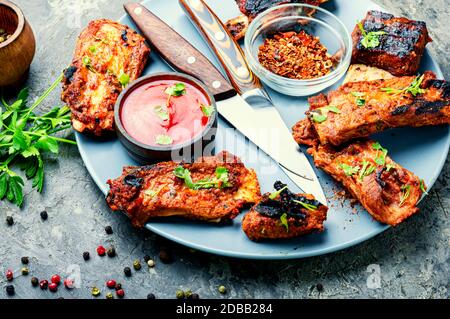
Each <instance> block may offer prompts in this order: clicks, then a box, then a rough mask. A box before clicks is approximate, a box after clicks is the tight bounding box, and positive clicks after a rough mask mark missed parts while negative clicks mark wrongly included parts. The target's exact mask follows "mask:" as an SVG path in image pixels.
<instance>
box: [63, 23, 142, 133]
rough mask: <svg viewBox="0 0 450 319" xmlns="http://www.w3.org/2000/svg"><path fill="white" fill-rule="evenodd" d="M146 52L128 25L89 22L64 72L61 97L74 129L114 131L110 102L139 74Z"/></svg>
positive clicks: (88, 131)
mask: <svg viewBox="0 0 450 319" xmlns="http://www.w3.org/2000/svg"><path fill="white" fill-rule="evenodd" d="M149 53H150V50H149V49H148V48H147V46H146V45H145V43H144V38H142V37H141V36H140V35H139V34H137V33H136V32H134V31H133V30H131V29H130V28H129V27H127V26H125V25H121V24H119V23H117V22H114V21H110V20H106V19H101V20H95V21H91V22H90V23H89V25H88V27H87V28H86V29H84V30H83V31H82V32H81V34H80V36H79V38H78V42H77V45H76V49H75V54H74V57H73V60H72V64H71V66H70V67H68V68H67V69H66V70H65V71H64V79H63V92H62V96H61V99H62V100H63V101H64V102H65V103H67V105H68V106H69V107H70V109H71V111H72V125H73V128H74V129H75V130H77V131H78V132H85V133H91V134H94V135H97V136H100V135H104V134H107V133H110V132H113V131H114V104H115V102H116V100H117V98H118V96H119V94H120V92H121V91H122V87H123V86H124V85H126V84H127V82H131V81H133V80H135V79H137V78H138V77H139V76H140V75H141V73H142V70H143V69H144V66H145V63H146V61H147V58H148V55H149Z"/></svg>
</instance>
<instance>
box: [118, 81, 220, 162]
mask: <svg viewBox="0 0 450 319" xmlns="http://www.w3.org/2000/svg"><path fill="white" fill-rule="evenodd" d="M114 118H115V125H116V131H117V136H118V138H119V140H120V142H121V143H122V144H123V146H124V147H125V148H126V149H127V151H128V153H129V154H130V155H131V156H132V157H133V158H134V159H135V160H137V161H138V162H140V163H145V164H147V163H153V162H158V161H162V160H180V156H181V159H182V160H184V161H189V160H190V159H196V158H197V157H199V156H207V155H208V154H203V151H204V150H211V149H213V148H214V144H213V143H214V137H215V133H216V129H217V112H216V110H215V101H214V97H213V96H212V95H211V94H210V93H209V91H208V89H207V88H206V87H205V86H204V85H203V84H202V83H201V82H199V81H198V80H196V79H195V78H193V77H190V76H188V75H184V74H180V73H158V74H153V75H149V76H145V77H142V78H140V79H138V80H136V81H135V82H133V83H131V84H130V85H129V86H128V87H127V88H126V89H125V90H123V91H122V93H121V94H120V96H119V98H118V100H117V102H116V105H115V109H114ZM207 146H208V148H206V147H207ZM199 152H201V154H199ZM178 154H179V155H178ZM174 156H176V157H177V159H174Z"/></svg>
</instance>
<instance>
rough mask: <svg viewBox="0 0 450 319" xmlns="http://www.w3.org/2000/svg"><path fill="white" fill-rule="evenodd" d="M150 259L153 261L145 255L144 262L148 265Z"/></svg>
mask: <svg viewBox="0 0 450 319" xmlns="http://www.w3.org/2000/svg"><path fill="white" fill-rule="evenodd" d="M150 259H152V258H151V257H150V256H149V255H145V256H144V261H145V262H146V263H148V261H149V260H150Z"/></svg>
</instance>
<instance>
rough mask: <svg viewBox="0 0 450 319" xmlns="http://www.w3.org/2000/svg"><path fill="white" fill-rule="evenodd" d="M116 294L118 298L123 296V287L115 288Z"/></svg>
mask: <svg viewBox="0 0 450 319" xmlns="http://www.w3.org/2000/svg"><path fill="white" fill-rule="evenodd" d="M116 295H117V297H119V298H123V297H124V296H125V291H124V290H123V289H119V290H116Z"/></svg>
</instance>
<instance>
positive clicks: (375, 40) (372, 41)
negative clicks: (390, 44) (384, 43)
mask: <svg viewBox="0 0 450 319" xmlns="http://www.w3.org/2000/svg"><path fill="white" fill-rule="evenodd" d="M358 27H359V29H360V30H361V34H362V36H363V38H362V40H361V44H362V46H363V47H365V48H366V49H372V48H376V47H377V46H379V45H380V36H382V35H385V34H386V32H384V31H370V32H367V31H366V30H364V26H363V24H362V23H361V22H359V23H358Z"/></svg>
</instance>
